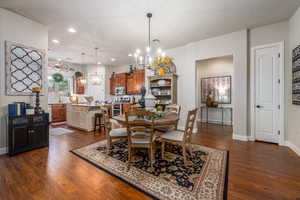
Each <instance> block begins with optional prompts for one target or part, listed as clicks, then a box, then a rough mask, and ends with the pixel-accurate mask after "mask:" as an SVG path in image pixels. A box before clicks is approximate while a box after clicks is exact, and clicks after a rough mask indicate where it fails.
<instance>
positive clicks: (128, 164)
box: [127, 147, 132, 171]
mask: <svg viewBox="0 0 300 200" xmlns="http://www.w3.org/2000/svg"><path fill="white" fill-rule="evenodd" d="M131 154H132V152H131V148H130V147H129V148H128V163H127V171H128V170H129V169H130V165H131V157H132V155H131Z"/></svg>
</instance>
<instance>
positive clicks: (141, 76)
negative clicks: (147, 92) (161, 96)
mask: <svg viewBox="0 0 300 200" xmlns="http://www.w3.org/2000/svg"><path fill="white" fill-rule="evenodd" d="M144 85H145V70H137V71H135V72H134V73H132V74H130V75H128V77H127V94H140V93H141V87H142V86H144Z"/></svg>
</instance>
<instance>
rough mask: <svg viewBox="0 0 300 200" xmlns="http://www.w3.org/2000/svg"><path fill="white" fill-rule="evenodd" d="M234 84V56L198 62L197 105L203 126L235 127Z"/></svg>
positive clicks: (199, 118) (199, 119)
mask: <svg viewBox="0 0 300 200" xmlns="http://www.w3.org/2000/svg"><path fill="white" fill-rule="evenodd" d="M233 83H234V62H233V55H228V56H221V57H215V58H209V59H204V60H198V61H196V105H197V107H198V108H199V110H200V112H199V115H198V121H199V122H201V126H202V125H206V124H207V123H209V124H218V125H222V126H226V125H227V126H233V121H234V120H233V109H234V99H233V95H234V91H233V86H232V84H233ZM208 99H211V100H212V103H213V104H212V105H209V100H208Z"/></svg>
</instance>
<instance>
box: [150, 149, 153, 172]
mask: <svg viewBox="0 0 300 200" xmlns="http://www.w3.org/2000/svg"><path fill="white" fill-rule="evenodd" d="M150 168H151V171H153V146H152V145H151V146H150Z"/></svg>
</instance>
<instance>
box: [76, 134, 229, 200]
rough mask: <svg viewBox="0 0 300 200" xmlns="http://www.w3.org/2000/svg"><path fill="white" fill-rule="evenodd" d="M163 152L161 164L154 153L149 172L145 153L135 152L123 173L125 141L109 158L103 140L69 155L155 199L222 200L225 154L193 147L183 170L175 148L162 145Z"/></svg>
mask: <svg viewBox="0 0 300 200" xmlns="http://www.w3.org/2000/svg"><path fill="white" fill-rule="evenodd" d="M165 151H166V152H165V156H164V157H165V160H163V159H161V152H160V150H157V151H156V152H155V163H154V165H153V168H154V169H153V170H151V169H150V165H149V159H148V152H147V150H138V151H137V152H135V156H134V159H133V160H134V161H133V164H132V166H131V167H130V169H129V170H128V169H127V157H128V152H127V141H124V140H123V141H119V142H117V143H116V144H114V145H113V148H112V151H111V153H110V154H109V155H107V154H106V141H105V140H104V141H100V142H97V143H94V144H90V145H87V146H84V147H81V148H78V149H75V150H72V151H71V152H73V153H74V154H76V155H77V156H79V157H80V158H82V159H84V160H86V161H88V162H90V163H91V164H93V165H95V166H96V167H98V168H100V169H103V170H105V171H106V172H108V173H110V174H112V175H114V176H116V177H118V178H120V179H121V180H123V181H125V182H127V183H128V184H130V185H132V186H134V187H135V188H137V189H139V190H140V191H142V192H144V193H146V194H147V195H149V196H151V197H152V198H155V199H168V200H171V199H172V200H179V199H180V200H182V199H185V200H204V199H205V200H221V199H226V197H227V164H228V152H227V151H224V150H218V149H213V148H208V147H204V146H200V145H196V144H195V145H193V152H192V153H191V154H190V153H188V156H187V160H188V164H187V167H185V166H184V163H183V158H182V149H181V148H180V147H179V146H176V145H171V144H169V145H166V147H165Z"/></svg>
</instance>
